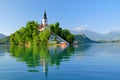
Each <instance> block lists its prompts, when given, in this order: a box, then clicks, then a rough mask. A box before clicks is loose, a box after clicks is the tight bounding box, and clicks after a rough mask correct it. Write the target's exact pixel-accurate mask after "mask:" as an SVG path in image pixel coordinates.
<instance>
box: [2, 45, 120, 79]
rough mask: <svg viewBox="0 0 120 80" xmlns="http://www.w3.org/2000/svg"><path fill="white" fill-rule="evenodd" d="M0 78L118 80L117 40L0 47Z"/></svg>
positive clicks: (119, 64)
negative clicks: (77, 43) (95, 42)
mask: <svg viewBox="0 0 120 80" xmlns="http://www.w3.org/2000/svg"><path fill="white" fill-rule="evenodd" d="M0 80H120V43H98V44H80V45H76V46H70V47H68V48H65V49H62V48H60V47H55V46H49V47H46V46H39V47H38V46H33V47H29V48H26V47H17V46H0Z"/></svg>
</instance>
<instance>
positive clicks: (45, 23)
mask: <svg viewBox="0 0 120 80" xmlns="http://www.w3.org/2000/svg"><path fill="white" fill-rule="evenodd" d="M42 24H43V26H45V25H47V14H46V10H45V11H44V16H43V19H42Z"/></svg>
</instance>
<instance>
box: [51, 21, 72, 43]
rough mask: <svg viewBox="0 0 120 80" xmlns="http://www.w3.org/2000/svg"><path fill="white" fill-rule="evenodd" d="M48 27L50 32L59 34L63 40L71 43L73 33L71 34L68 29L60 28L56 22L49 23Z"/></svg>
mask: <svg viewBox="0 0 120 80" xmlns="http://www.w3.org/2000/svg"><path fill="white" fill-rule="evenodd" d="M50 29H51V31H52V32H54V33H55V34H56V35H58V36H60V37H61V38H63V39H64V40H66V41H68V42H69V43H73V41H74V35H73V34H71V33H70V31H69V30H67V29H65V30H62V28H60V24H59V23H58V22H57V23H55V24H50Z"/></svg>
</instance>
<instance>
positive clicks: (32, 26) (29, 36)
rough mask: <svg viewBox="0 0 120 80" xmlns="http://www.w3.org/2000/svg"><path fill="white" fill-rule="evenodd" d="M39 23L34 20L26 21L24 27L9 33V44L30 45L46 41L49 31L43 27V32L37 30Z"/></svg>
mask: <svg viewBox="0 0 120 80" xmlns="http://www.w3.org/2000/svg"><path fill="white" fill-rule="evenodd" d="M38 27H39V24H38V23H37V22H35V21H28V22H27V24H26V26H25V27H21V28H20V29H19V30H18V31H16V32H15V33H13V34H11V36H10V44H12V45H32V44H40V43H43V42H45V43H46V42H47V41H46V40H48V38H49V36H50V31H49V29H47V28H46V29H45V30H44V31H43V32H41V33H40V32H39V31H38Z"/></svg>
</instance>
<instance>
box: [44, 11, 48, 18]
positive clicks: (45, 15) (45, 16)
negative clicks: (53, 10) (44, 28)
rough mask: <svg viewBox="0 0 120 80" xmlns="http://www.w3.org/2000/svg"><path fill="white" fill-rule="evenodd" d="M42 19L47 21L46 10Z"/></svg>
mask: <svg viewBox="0 0 120 80" xmlns="http://www.w3.org/2000/svg"><path fill="white" fill-rule="evenodd" d="M44 19H47V14H46V10H45V11H44Z"/></svg>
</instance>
